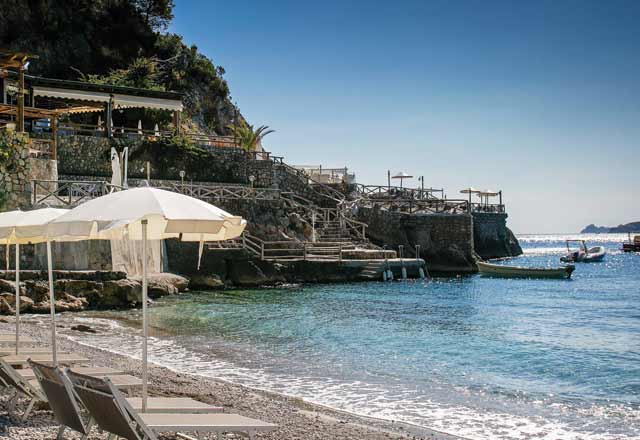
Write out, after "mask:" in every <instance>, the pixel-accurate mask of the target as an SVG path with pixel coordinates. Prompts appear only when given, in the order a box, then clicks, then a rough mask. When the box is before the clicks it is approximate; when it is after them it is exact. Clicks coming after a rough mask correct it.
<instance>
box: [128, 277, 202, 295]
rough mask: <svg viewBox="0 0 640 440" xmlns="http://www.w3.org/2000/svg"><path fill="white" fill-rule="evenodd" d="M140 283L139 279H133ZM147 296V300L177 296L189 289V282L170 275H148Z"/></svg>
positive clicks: (183, 278)
mask: <svg viewBox="0 0 640 440" xmlns="http://www.w3.org/2000/svg"><path fill="white" fill-rule="evenodd" d="M134 279H135V280H136V281H138V282H140V283H142V281H141V278H140V277H136V278H134ZM147 280H148V281H147V282H148V288H147V295H148V296H149V298H153V299H156V298H161V297H163V296H167V295H177V294H178V293H180V292H184V291H185V290H187V288H188V287H189V280H188V279H186V278H185V277H182V276H180V275H174V274H171V273H158V274H150V275H149V276H148V278H147Z"/></svg>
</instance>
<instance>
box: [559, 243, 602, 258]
mask: <svg viewBox="0 0 640 440" xmlns="http://www.w3.org/2000/svg"><path fill="white" fill-rule="evenodd" d="M571 243H578V249H571ZM605 255H607V249H606V248H605V247H604V246H594V247H592V248H588V247H587V243H586V242H585V241H584V240H567V255H565V256H564V257H561V258H560V261H562V262H563V263H595V262H598V261H602V260H603V259H604V257H605Z"/></svg>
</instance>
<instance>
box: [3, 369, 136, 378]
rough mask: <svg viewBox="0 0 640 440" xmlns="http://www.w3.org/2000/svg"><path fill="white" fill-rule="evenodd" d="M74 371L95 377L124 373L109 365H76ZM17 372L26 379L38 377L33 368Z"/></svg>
mask: <svg viewBox="0 0 640 440" xmlns="http://www.w3.org/2000/svg"><path fill="white" fill-rule="evenodd" d="M73 371H75V372H76V373H79V374H84V375H86V376H94V377H102V376H117V375H119V374H124V371H120V370H116V369H115V368H109V367H74V368H73ZM16 372H17V373H18V374H19V375H20V376H22V378H23V379H26V380H31V379H35V378H36V373H34V371H33V369H31V368H21V369H19V370H16Z"/></svg>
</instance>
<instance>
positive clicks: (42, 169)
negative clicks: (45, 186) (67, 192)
mask: <svg viewBox="0 0 640 440" xmlns="http://www.w3.org/2000/svg"><path fill="white" fill-rule="evenodd" d="M33 179H40V180H57V179H58V171H57V164H56V162H55V161H53V160H48V159H39V158H35V157H30V154H29V148H28V147H26V146H25V147H21V148H17V149H16V150H15V152H14V154H13V155H12V156H11V157H10V158H9V160H8V161H7V162H6V163H3V164H0V193H2V194H3V195H4V197H6V200H5V206H4V209H5V210H12V209H29V208H30V207H31V191H32V187H31V181H32V180H33Z"/></svg>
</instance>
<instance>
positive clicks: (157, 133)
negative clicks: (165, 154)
mask: <svg viewBox="0 0 640 440" xmlns="http://www.w3.org/2000/svg"><path fill="white" fill-rule="evenodd" d="M153 131H154V133H153V134H155V135H156V136H158V137H159V136H160V129H159V128H158V124H156V125H154V126H153Z"/></svg>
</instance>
